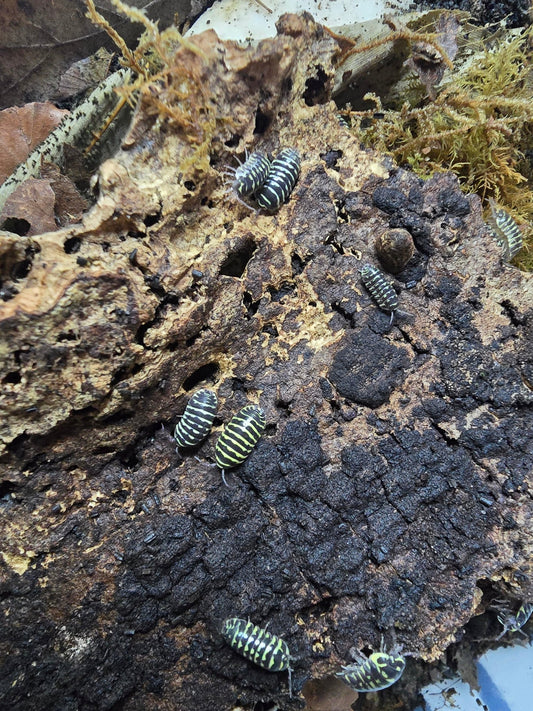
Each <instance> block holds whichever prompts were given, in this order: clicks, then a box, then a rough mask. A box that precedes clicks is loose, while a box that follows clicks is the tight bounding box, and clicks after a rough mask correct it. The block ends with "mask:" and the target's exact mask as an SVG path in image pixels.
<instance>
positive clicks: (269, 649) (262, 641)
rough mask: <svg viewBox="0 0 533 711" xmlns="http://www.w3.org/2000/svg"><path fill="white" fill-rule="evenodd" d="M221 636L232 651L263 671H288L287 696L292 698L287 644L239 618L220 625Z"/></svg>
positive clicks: (233, 618)
mask: <svg viewBox="0 0 533 711" xmlns="http://www.w3.org/2000/svg"><path fill="white" fill-rule="evenodd" d="M221 634H222V636H223V637H224V639H225V640H226V642H227V643H228V644H229V645H230V647H231V648H232V649H234V650H235V651H236V652H239V654H242V656H243V657H246V659H249V660H250V661H251V662H253V663H254V664H258V665H259V666H260V667H262V668H263V669H266V670H267V671H271V672H279V671H288V673H289V695H290V696H292V680H291V672H292V670H291V667H290V660H291V655H290V652H289V647H288V645H287V642H285V641H284V640H283V639H281V637H277V636H276V635H274V634H272V633H271V632H268V631H267V630H266V629H263V628H262V627H258V626H257V625H254V624H253V623H252V622H250V620H243V619H241V618H239V617H230V618H229V619H227V620H226V621H225V622H224V624H223V625H222V629H221Z"/></svg>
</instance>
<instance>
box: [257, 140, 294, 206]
mask: <svg viewBox="0 0 533 711" xmlns="http://www.w3.org/2000/svg"><path fill="white" fill-rule="evenodd" d="M299 173H300V154H299V153H298V151H295V150H294V148H284V149H283V150H282V151H280V153H279V154H278V156H277V157H276V158H275V159H274V160H273V161H272V165H271V167H270V172H269V174H268V177H267V179H266V181H265V183H264V184H263V186H262V187H261V188H260V189H259V190H258V191H257V192H256V200H257V204H258V205H259V207H262V208H264V209H265V210H269V211H271V212H273V211H274V210H277V209H278V208H279V207H280V206H281V205H282V203H284V202H285V200H287V198H288V197H289V195H290V194H291V192H292V189H293V188H294V185H295V183H296V181H297V180H298V175H299Z"/></svg>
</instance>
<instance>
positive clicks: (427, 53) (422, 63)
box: [405, 13, 461, 99]
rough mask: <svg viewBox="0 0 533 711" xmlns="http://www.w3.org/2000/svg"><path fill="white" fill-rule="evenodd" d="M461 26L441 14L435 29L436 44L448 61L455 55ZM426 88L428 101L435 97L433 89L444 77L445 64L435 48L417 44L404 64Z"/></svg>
mask: <svg viewBox="0 0 533 711" xmlns="http://www.w3.org/2000/svg"><path fill="white" fill-rule="evenodd" d="M460 27H461V25H460V24H459V21H458V20H457V17H456V16H455V15H454V14H452V13H442V15H441V16H440V17H439V19H438V21H437V23H436V26H435V29H436V30H437V33H438V42H439V45H440V46H441V47H442V49H443V50H444V51H445V52H446V54H447V56H448V59H450V60H453V59H454V57H455V55H456V54H457V33H458V32H459V29H460ZM405 64H406V66H408V67H409V68H410V69H411V70H412V71H413V72H415V74H418V77H419V79H420V81H421V82H422V84H423V85H424V86H425V87H426V91H427V93H428V96H429V98H430V99H434V98H435V96H436V92H435V87H436V86H437V84H438V83H439V82H440V80H441V79H442V77H443V76H444V72H445V70H446V64H445V62H444V61H443V58H442V56H441V55H440V54H439V52H437V50H436V48H435V47H434V46H433V45H431V44H428V43H427V42H417V43H415V44H414V45H413V53H412V55H411V56H410V57H409V59H408V60H407V61H406V62H405Z"/></svg>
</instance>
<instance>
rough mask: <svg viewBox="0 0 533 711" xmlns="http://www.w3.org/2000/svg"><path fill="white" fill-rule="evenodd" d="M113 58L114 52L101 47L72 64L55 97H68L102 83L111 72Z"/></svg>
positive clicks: (62, 78) (63, 77)
mask: <svg viewBox="0 0 533 711" xmlns="http://www.w3.org/2000/svg"><path fill="white" fill-rule="evenodd" d="M112 58H113V54H112V53H111V52H108V51H107V49H105V48H104V47H101V48H100V49H99V50H98V51H97V52H95V53H94V54H92V55H91V56H90V57H85V58H84V59H80V60H79V62H74V64H71V65H70V67H69V68H68V69H67V71H66V72H65V73H64V74H63V75H62V77H61V79H60V81H59V87H58V90H57V92H56V94H55V96H54V99H55V100H56V101H59V100H62V99H66V98H68V97H69V96H75V95H76V94H80V93H81V92H82V91H86V90H87V89H91V88H94V87H95V86H96V85H97V84H100V82H102V81H104V79H105V78H106V76H107V75H108V73H109V65H110V63H111V59H112Z"/></svg>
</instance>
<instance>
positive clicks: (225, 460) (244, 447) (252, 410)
mask: <svg viewBox="0 0 533 711" xmlns="http://www.w3.org/2000/svg"><path fill="white" fill-rule="evenodd" d="M265 425H266V419H265V413H264V412H263V410H262V409H261V408H260V407H257V406H256V405H246V406H245V407H243V408H242V410H240V411H239V412H238V413H237V414H236V415H234V416H233V417H232V418H231V420H230V421H229V422H228V424H227V425H226V426H225V427H224V430H223V432H222V434H221V435H220V437H219V438H218V440H217V443H216V445H215V460H216V463H217V464H218V466H219V467H220V468H221V469H222V471H224V469H230V468H231V467H236V466H237V465H238V464H241V463H242V462H244V460H245V459H246V458H247V457H248V456H249V455H250V452H251V451H252V449H253V448H254V447H255V445H256V444H257V441H258V440H259V438H260V437H261V435H262V434H263V430H264V429H265Z"/></svg>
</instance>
